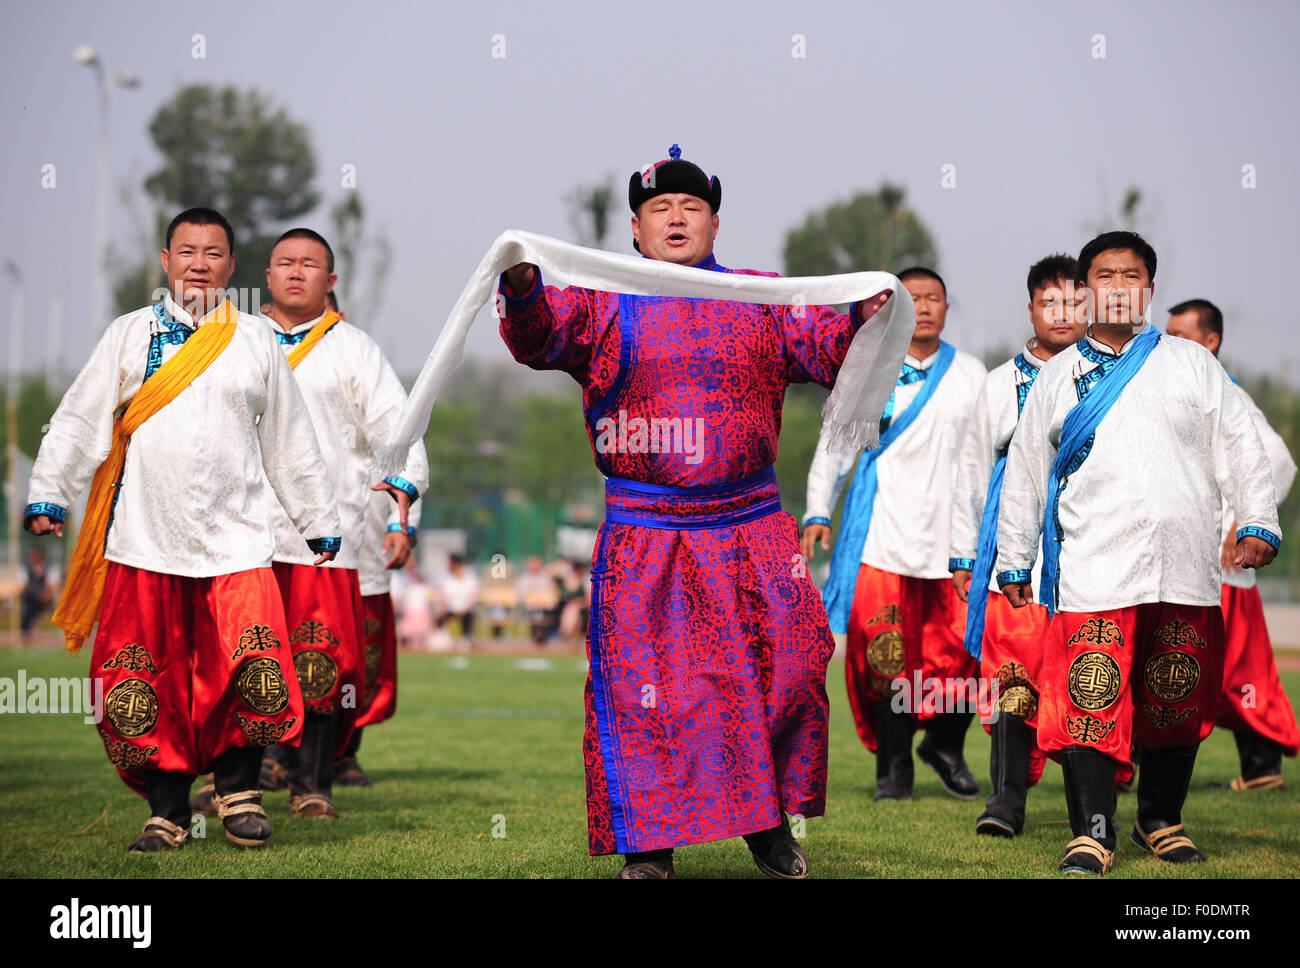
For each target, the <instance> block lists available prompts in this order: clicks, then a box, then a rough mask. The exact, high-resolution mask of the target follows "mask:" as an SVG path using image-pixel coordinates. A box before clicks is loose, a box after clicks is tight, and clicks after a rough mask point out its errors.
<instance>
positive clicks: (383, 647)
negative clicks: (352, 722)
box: [357, 592, 397, 729]
mask: <svg viewBox="0 0 1300 968" xmlns="http://www.w3.org/2000/svg"><path fill="white" fill-rule="evenodd" d="M361 603H362V606H363V607H364V608H365V613H366V622H365V633H366V688H365V689H364V690H363V691H362V701H361V715H360V716H358V717H357V728H358V729H360V728H361V727H362V726H374V725H376V724H378V723H382V722H383V721H384V720H385V719H391V718H392V716H393V713H395V712H397V630H396V623H395V622H394V620H393V596H391V595H389V594H388V593H387V592H384V593H383V594H380V595H363V596H361Z"/></svg>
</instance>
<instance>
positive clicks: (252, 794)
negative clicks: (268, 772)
mask: <svg viewBox="0 0 1300 968" xmlns="http://www.w3.org/2000/svg"><path fill="white" fill-rule="evenodd" d="M263 752H264V747H261V746H245V747H236V748H235V749H231V750H226V751H225V752H224V753H222V754H221V755H220V756H218V757H217V758H216V759H214V760H213V761H212V785H213V786H214V787H215V788H216V796H214V797H213V803H215V804H216V807H217V816H219V817H220V818H221V825H222V826H223V827H224V828H225V830H226V839H227V840H228V841H230V842H231V843H232V844H234V845H235V846H237V847H264V846H266V842H267V841H268V840H270V839H271V821H270V820H269V819H268V818H267V816H266V811H265V810H264V809H262V791H261V788H260V787H259V786H258V779H259V776H260V774H261V771H262V756H263Z"/></svg>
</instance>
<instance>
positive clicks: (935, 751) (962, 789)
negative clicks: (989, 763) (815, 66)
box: [916, 713, 980, 800]
mask: <svg viewBox="0 0 1300 968" xmlns="http://www.w3.org/2000/svg"><path fill="white" fill-rule="evenodd" d="M974 718H975V714H974V713H944V714H942V715H940V716H936V717H934V719H932V720H930V722H928V723H927V724H926V727H925V739H923V740H921V742H920V744H919V745H918V746H917V747H916V756H917V759H919V760H920V761H921V762H922V763H924V764H925V765H926V766H928V767H929V768H930V769H932V770H934V772H935V774H936V775H937V776H938V777H939V782H940V783H942V784H943V788H944V789H945V790H947V791H948V792H949V793H951V794H952V795H953V796H954V797H956V798H957V799H959V800H973V799H975V795H976V794H977V793H979V792H980V781H979V780H977V779H975V774H974V773H972V772H971V770H970V767H969V766H967V765H966V759H965V757H963V756H962V748H963V747H964V746H965V745H966V729H967V728H968V727H969V726H970V721H971V720H972V719H974Z"/></svg>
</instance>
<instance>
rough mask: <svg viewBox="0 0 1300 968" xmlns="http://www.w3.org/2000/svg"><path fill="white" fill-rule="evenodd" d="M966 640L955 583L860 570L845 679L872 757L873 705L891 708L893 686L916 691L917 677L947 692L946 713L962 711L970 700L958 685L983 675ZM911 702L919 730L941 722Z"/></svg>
mask: <svg viewBox="0 0 1300 968" xmlns="http://www.w3.org/2000/svg"><path fill="white" fill-rule="evenodd" d="M965 635H966V605H965V603H964V602H962V600H961V599H959V598H958V597H957V592H956V590H955V589H954V588H953V587H952V581H951V580H949V579H942V578H935V579H930V578H909V577H907V576H906V575H895V574H894V573H893V572H889V571H881V570H880V569H878V568H872V567H871V566H870V565H862V566H860V567H859V568H858V581H857V584H856V585H855V586H854V589H853V608H852V610H851V611H850V613H849V635H848V657H847V661H845V663H844V672H845V676H846V678H847V679H848V687H849V706H850V707H852V709H853V721H854V723H855V724H856V725H857V727H858V736H860V737H861V738H862V742H863V743H864V744H865V745H866V747H867V749H869V750H873V751H874V750H875V748H876V722H875V712H876V705H877V704H878V703H882V702H888V701H889V700H890V698H891V697H892V695H893V693H892V692H891V689H890V683H891V682H892V681H893V680H895V679H903V680H906V681H907V682H909V683H912V682H914V681H915V679H914V674H915V673H916V672H918V671H919V672H920V673H921V676H922V678H923V681H924V680H933V679H938V680H940V681H941V682H942V683H943V684H944V686H943V700H942V701H943V710H947V711H952V710H953V709H954V708H956V706H957V704H958V701H959V697H961V698H960V702H961V703H962V705H963V706H964V704H965V697H966V692H965V689H964V688H963V687H962V686H960V685H959V684H958V683H957V680H964V679H969V680H971V681H973V680H974V677H975V676H976V675H977V674H978V672H979V667H978V665H977V664H976V662H975V660H974V658H972V657H971V656H970V655H969V654H968V653H967V652H966V648H965V646H964V645H963V640H964V638H965ZM914 700H915V701H914V702H913V704H912V707H913V709H914V712H915V716H916V719H917V720H918V721H919V722H926V721H927V720H930V719H933V718H934V716H935V715H936V714H937V712H936V711H935V710H934V709H933V708H931V707H928V705H923V704H922V702H921V697H919V696H918V697H914ZM967 708H970V707H967ZM971 711H972V712H973V711H974V709H973V708H972V709H971Z"/></svg>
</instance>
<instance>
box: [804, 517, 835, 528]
mask: <svg viewBox="0 0 1300 968" xmlns="http://www.w3.org/2000/svg"><path fill="white" fill-rule="evenodd" d="M810 524H824V525H826V527H828V528H829V527H830V526H831V519H830V518H823V517H820V516H819V517H815V518H809V519H808V520H807V521H805V522H804V523H803V526H804V527H805V528H806V527H808V525H810Z"/></svg>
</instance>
